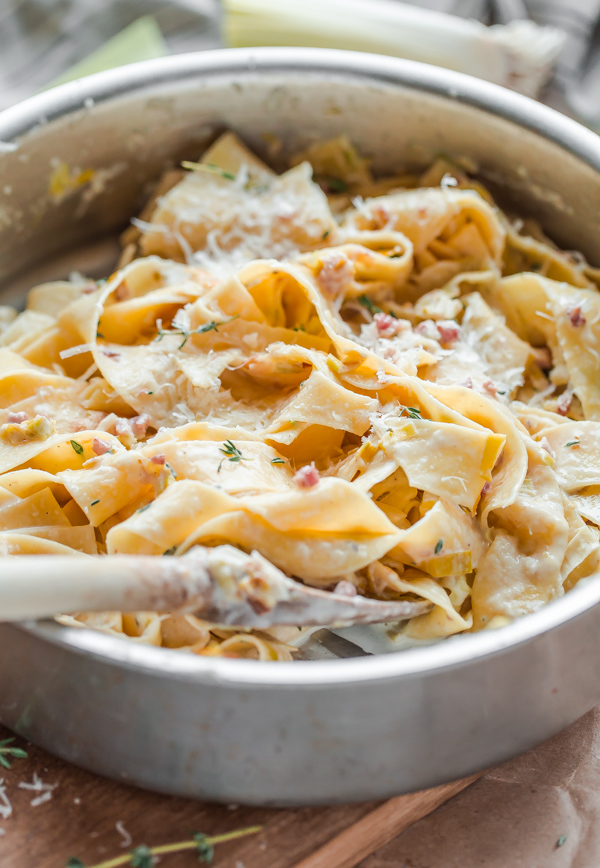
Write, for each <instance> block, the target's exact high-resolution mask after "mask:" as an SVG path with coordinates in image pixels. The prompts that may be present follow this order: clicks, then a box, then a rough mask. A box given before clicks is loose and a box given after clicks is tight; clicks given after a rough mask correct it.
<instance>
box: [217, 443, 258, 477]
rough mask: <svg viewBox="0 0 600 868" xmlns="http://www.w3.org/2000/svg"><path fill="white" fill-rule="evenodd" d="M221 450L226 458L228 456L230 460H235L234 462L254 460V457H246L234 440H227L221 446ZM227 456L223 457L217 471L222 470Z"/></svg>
mask: <svg viewBox="0 0 600 868" xmlns="http://www.w3.org/2000/svg"><path fill="white" fill-rule="evenodd" d="M219 452H222V453H223V455H224V456H225V458H227V460H228V461H233V463H234V464H235V463H237V462H238V461H252V458H246V456H245V455H242V453H241V452H240V450H239V449H238V448H237V446H236V445H235V443H234V442H233V441H232V440H226V441H225V442H224V443H223V445H222V446H220V447H219ZM225 458H221V461H220V463H219V467H218V468H217V473H220V472H221V464H223V462H224V461H225Z"/></svg>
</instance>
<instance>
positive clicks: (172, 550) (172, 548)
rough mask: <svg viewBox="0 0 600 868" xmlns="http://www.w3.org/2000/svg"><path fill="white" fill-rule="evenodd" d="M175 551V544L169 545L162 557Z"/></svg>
mask: <svg viewBox="0 0 600 868" xmlns="http://www.w3.org/2000/svg"><path fill="white" fill-rule="evenodd" d="M176 551H177V546H171V548H170V549H167V550H166V552H163V557H164V556H165V555H174V554H175V552H176Z"/></svg>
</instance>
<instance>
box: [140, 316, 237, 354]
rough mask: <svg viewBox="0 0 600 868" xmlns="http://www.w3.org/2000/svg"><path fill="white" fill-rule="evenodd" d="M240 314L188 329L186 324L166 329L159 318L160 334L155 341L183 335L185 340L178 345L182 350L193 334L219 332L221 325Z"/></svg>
mask: <svg viewBox="0 0 600 868" xmlns="http://www.w3.org/2000/svg"><path fill="white" fill-rule="evenodd" d="M238 316H239V314H236V315H235V316H230V317H229V319H224V320H223V321H222V322H216V321H215V320H214V319H213V320H211V321H210V322H206V323H204V325H201V326H198V328H195V329H186V328H185V327H184V326H181V328H174V329H164V328H163V327H162V320H161V319H157V320H156V328H157V330H158V334H157V336H156V337H155V338H154V340H155V342H157V343H159V342H160V341H162V339H163V338H164V337H166V336H167V335H181V336H182V337H183V340H182V342H181V343H180V344H179V346H178V347H177V349H178V350H181V349H183V347H184V346H185V345H186V344H187V342H188V340H189V339H190V338H191V337H192V335H204V334H206V333H207V332H217V331H219V326H222V325H225V324H226V323H228V322H231V321H232V320H234V319H237V318H238Z"/></svg>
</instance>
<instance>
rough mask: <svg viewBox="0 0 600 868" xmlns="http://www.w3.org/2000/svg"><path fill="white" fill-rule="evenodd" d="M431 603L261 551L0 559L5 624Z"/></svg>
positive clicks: (339, 612) (353, 619)
mask: <svg viewBox="0 0 600 868" xmlns="http://www.w3.org/2000/svg"><path fill="white" fill-rule="evenodd" d="M430 609H431V604H430V603H427V602H407V601H383V600H372V599H369V598H367V597H361V596H359V595H356V596H343V595H341V594H335V593H331V592H330V591H321V590H317V589H316V588H311V587H308V586H306V585H303V584H301V583H300V582H297V581H295V580H294V579H290V578H289V577H288V576H286V575H285V574H284V573H283V572H282V571H281V570H279V569H277V567H275V566H273V564H271V563H270V562H269V561H267V560H266V559H265V558H263V557H262V556H261V555H259V554H258V552H253V553H252V554H250V555H248V554H245V553H244V552H241V551H239V550H238V549H236V548H234V547H233V546H229V545H222V546H217V547H215V548H204V547H201V546H196V547H195V548H193V549H191V550H190V551H189V552H187V553H186V554H185V555H183V556H182V557H158V556H146V555H112V556H108V557H97V558H93V557H86V558H83V557H76V556H75V557H73V556H61V555H50V556H47V555H33V556H31V555H21V556H18V557H7V558H2V559H0V621H22V620H25V619H29V618H45V617H52V616H54V615H57V614H72V613H76V612H107V611H119V612H135V611H151V612H179V613H185V612H193V613H194V614H196V615H198V616H199V617H201V618H203V619H204V620H207V621H210V622H211V623H214V624H222V625H224V626H234V625H235V626H238V627H249V628H257V629H264V628H266V627H271V626H274V625H276V624H295V625H297V626H308V625H341V624H344V625H350V624H374V623H377V622H382V621H403V620H406V619H408V618H412V617H414V616H415V615H421V614H423V613H425V612H428V611H429V610H430Z"/></svg>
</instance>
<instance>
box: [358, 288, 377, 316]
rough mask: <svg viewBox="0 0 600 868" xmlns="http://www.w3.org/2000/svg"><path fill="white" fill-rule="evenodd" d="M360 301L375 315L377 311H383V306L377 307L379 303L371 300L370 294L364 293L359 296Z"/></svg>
mask: <svg viewBox="0 0 600 868" xmlns="http://www.w3.org/2000/svg"><path fill="white" fill-rule="evenodd" d="M358 301H359V302H360V303H361V304H362V306H363V307H366V309H367V310H368V311H369V313H370V314H371V315H372V316H375V314H376V313H383V311H382V310H381V308H380V307H377V305H376V304H375V303H374V302H372V301H371V299H370V298H369V296H368V295H365V294H364V293H363V295H359V296H358Z"/></svg>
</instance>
